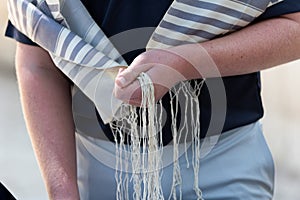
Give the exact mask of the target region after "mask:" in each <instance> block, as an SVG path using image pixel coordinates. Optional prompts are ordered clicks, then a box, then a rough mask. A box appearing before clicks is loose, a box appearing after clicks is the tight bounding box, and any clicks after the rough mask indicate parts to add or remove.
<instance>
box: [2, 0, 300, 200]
mask: <svg viewBox="0 0 300 200" xmlns="http://www.w3.org/2000/svg"><path fill="white" fill-rule="evenodd" d="M6 23H7V12H6V1H5V0H0V94H1V98H0V182H2V183H3V184H4V185H5V186H6V187H7V188H8V189H9V190H10V191H11V192H12V193H13V195H14V196H15V197H16V198H17V199H19V200H42V199H47V194H46V190H45V187H44V186H43V182H42V178H41V175H40V173H39V168H38V166H37V162H36V160H35V157H34V154H33V151H32V147H31V144H30V140H29V137H28V135H27V131H26V127H25V124H24V119H23V116H22V110H21V106H20V100H19V94H18V88H17V82H16V76H15V68H14V51H15V42H14V41H13V40H11V39H8V38H5V37H4V30H5V27H6ZM299 75H300V60H298V61H295V62H291V63H288V64H285V65H283V66H279V67H277V68H273V69H270V70H266V71H264V72H263V73H262V85H263V102H264V105H265V116H264V118H263V120H262V121H263V124H264V132H265V136H266V139H267V142H268V144H269V146H270V149H271V151H272V153H273V157H274V160H275V166H276V185H275V198H274V199H275V200H287V199H288V200H297V199H300V193H299V188H300V89H299V87H300V79H299Z"/></svg>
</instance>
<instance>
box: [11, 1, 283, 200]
mask: <svg viewBox="0 0 300 200" xmlns="http://www.w3.org/2000/svg"><path fill="white" fill-rule="evenodd" d="M280 1H282V0H260V1H248V0H237V1H231V0H175V1H173V2H172V4H171V6H170V7H169V9H168V10H167V12H166V14H165V15H164V17H163V18H162V19H161V22H160V23H159V25H158V27H155V30H154V32H153V34H152V36H151V38H150V40H149V42H148V44H147V46H146V49H147V50H149V49H166V48H169V47H174V46H178V45H183V44H187V43H201V42H204V41H207V40H211V39H213V38H215V37H220V36H222V35H224V34H228V33H230V32H234V31H236V30H239V29H241V28H243V27H245V26H247V25H248V24H249V23H251V22H252V21H253V20H255V19H256V18H257V17H258V16H259V15H260V14H261V13H263V12H264V11H265V10H266V9H267V8H268V7H270V6H272V5H274V4H276V3H278V2H280ZM8 12H9V19H10V21H11V22H12V24H13V25H14V26H15V27H16V28H17V29H18V30H20V31H21V32H22V33H24V34H25V35H26V36H28V37H29V38H30V39H31V40H32V41H34V42H36V43H37V44H38V45H40V46H41V47H42V48H44V49H45V50H47V51H48V52H49V53H50V55H51V57H52V59H53V62H54V63H55V65H56V66H57V67H58V68H59V69H60V70H61V71H62V72H63V73H64V74H65V75H66V76H67V77H69V78H70V80H72V82H73V83H74V93H73V116H74V121H75V125H76V131H77V132H78V133H81V134H83V135H84V134H86V135H89V133H93V134H94V135H97V134H99V132H100V130H99V124H98V121H97V116H96V114H95V110H94V107H96V108H97V111H98V112H99V114H100V116H101V118H102V119H103V121H104V122H105V123H109V124H110V126H111V129H112V130H113V132H114V136H115V144H116V166H115V167H116V174H115V178H116V181H117V191H116V196H117V199H120V200H121V199H122V200H123V199H132V198H134V199H137V200H139V199H145V200H146V199H149V200H150V199H151V200H152V199H164V197H163V192H162V185H161V175H162V173H163V171H162V168H163V165H162V159H161V158H162V156H161V155H162V154H163V153H164V151H163V150H164V147H163V144H162V135H163V133H162V128H163V127H162V126H163V120H162V110H163V109H162V106H161V103H158V104H156V103H155V102H154V93H153V85H152V83H151V80H150V79H149V77H148V76H147V75H146V74H143V73H142V74H141V75H140V77H139V81H140V84H141V88H142V93H143V100H142V105H141V107H140V109H137V108H135V107H133V106H129V105H126V104H123V102H122V101H120V100H118V99H116V98H115V97H114V96H113V88H114V78H115V76H116V73H117V71H118V70H117V68H118V67H120V66H128V65H127V63H126V62H125V60H124V59H123V57H122V55H121V54H120V53H119V52H118V50H117V49H116V48H115V47H114V45H113V44H112V43H111V41H110V40H109V38H107V37H106V35H105V34H104V33H103V31H102V30H101V28H99V27H98V26H97V24H96V23H95V21H94V20H93V19H92V17H91V16H90V15H89V13H88V11H87V10H86V8H85V7H84V6H83V4H82V3H81V2H80V0H8ZM195 67H197V66H195ZM202 85H203V82H198V83H196V84H195V85H193V87H191V84H190V83H189V82H181V83H179V84H178V85H176V86H175V87H173V88H172V89H171V90H170V92H169V96H170V107H171V109H170V112H171V118H172V123H171V129H172V137H173V142H172V148H173V160H172V164H173V177H172V180H173V183H172V187H171V188H172V189H171V192H170V196H169V199H177V198H179V199H182V198H184V197H183V196H182V190H181V188H182V177H181V173H180V172H181V169H182V167H193V169H194V184H193V185H194V190H195V193H196V195H197V198H198V199H202V192H201V190H200V188H199V181H201V180H199V170H200V106H199V105H200V102H199V98H198V97H199V95H200V91H201V87H202ZM180 97H182V98H180ZM108 102H111V105H108ZM179 104H180V106H179ZM179 107H181V110H180V111H181V112H179ZM137 110H138V113H137ZM123 113H125V115H122V114H123ZM118 114H120V115H118ZM178 115H183V116H184V117H183V119H184V120H182V121H180V126H179V127H178ZM125 133H126V134H125ZM187 133H189V134H190V135H191V137H192V138H191V139H190V140H189V139H188V137H187ZM128 141H129V142H128ZM89 143H92V142H90V141H86V144H85V145H86V146H87V145H89ZM95 145H96V144H95ZM189 145H191V148H192V156H193V158H192V163H189V160H188V158H187V154H185V156H186V161H187V162H186V166H181V165H180V164H179V162H178V159H179V157H180V156H181V155H182V154H181V153H180V149H181V148H182V147H183V149H184V150H186V149H187V148H189V147H188V146H189ZM91 154H92V152H91ZM94 157H97V156H94ZM121 158H122V159H121ZM124 158H125V159H126V160H127V161H126V162H125V161H124ZM130 171H131V172H132V173H131V175H130V173H129V172H130ZM122 172H124V173H122ZM131 181H132V182H133V184H134V192H133V194H129V192H128V187H129V183H130V182H131ZM204 192H205V191H204Z"/></svg>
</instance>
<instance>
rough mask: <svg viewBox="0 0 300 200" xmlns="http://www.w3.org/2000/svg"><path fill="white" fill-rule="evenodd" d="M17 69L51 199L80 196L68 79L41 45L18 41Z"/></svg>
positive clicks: (36, 149) (38, 157) (27, 120)
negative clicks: (36, 45)
mask: <svg viewBox="0 0 300 200" xmlns="http://www.w3.org/2000/svg"><path fill="white" fill-rule="evenodd" d="M16 70H17V77H18V83H19V89H20V94H21V102H22V107H23V112H24V116H25V121H26V125H27V128H28V131H29V135H30V138H31V141H32V145H33V149H34V152H35V154H36V157H37V160H38V163H39V166H40V169H41V172H42V176H43V178H44V181H45V184H46V188H47V191H48V194H49V197H50V199H70V200H71V199H72V200H76V199H79V197H78V189H77V182H76V156H75V140H74V125H73V120H72V112H71V94H70V85H69V82H68V80H67V79H66V78H65V77H64V76H63V75H62V74H61V72H59V71H58V69H57V68H56V67H55V66H54V64H53V62H52V61H51V58H50V57H49V55H48V53H47V52H46V51H44V50H43V49H41V48H40V47H34V46H29V45H25V44H21V43H18V44H17V51H16Z"/></svg>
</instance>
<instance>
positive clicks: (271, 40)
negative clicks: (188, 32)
mask: <svg viewBox="0 0 300 200" xmlns="http://www.w3.org/2000/svg"><path fill="white" fill-rule="evenodd" d="M290 16H291V15H287V16H286V17H278V18H274V19H270V20H266V21H263V22H261V23H257V24H254V25H251V26H248V27H246V28H244V29H243V30H240V31H237V32H235V33H232V34H229V35H227V36H224V37H221V38H218V39H214V40H211V41H208V42H204V43H202V44H200V45H198V44H188V45H183V46H178V47H175V48H174V49H171V50H172V51H175V52H176V53H177V54H179V55H182V56H183V57H185V58H188V60H189V61H190V62H192V63H193V64H194V67H195V68H196V70H197V71H199V72H201V75H200V74H199V73H195V69H193V67H186V66H183V68H184V69H181V71H182V73H183V74H184V75H185V76H186V77H187V78H188V79H193V78H200V77H203V76H204V77H206V78H207V77H214V76H218V73H216V72H214V71H213V70H212V69H213V68H212V67H213V66H212V65H214V64H215V66H216V67H217V69H218V71H219V73H220V75H221V76H232V75H239V74H247V73H251V72H256V71H260V70H263V69H266V68H270V67H273V66H277V65H280V64H283V63H286V62H289V61H292V60H295V59H298V58H300V23H299V21H300V20H299V14H292V17H291V18H290ZM210 59H211V60H210ZM212 61H213V62H212ZM203 63H204V64H203ZM187 69H189V70H187Z"/></svg>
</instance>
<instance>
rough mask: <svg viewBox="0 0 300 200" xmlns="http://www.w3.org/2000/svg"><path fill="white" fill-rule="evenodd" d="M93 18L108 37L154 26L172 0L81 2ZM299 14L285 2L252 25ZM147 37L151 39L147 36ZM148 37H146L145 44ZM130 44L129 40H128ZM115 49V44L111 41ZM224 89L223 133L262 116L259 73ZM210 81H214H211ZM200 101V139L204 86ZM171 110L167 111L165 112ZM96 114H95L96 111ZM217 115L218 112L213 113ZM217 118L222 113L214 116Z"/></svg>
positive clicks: (206, 119) (299, 2)
mask: <svg viewBox="0 0 300 200" xmlns="http://www.w3.org/2000/svg"><path fill="white" fill-rule="evenodd" d="M81 1H82V3H83V4H84V5H85V7H86V8H87V10H88V11H89V13H90V14H91V16H92V17H93V19H94V20H95V21H96V23H97V24H98V25H99V26H100V27H101V29H102V30H103V31H104V33H105V34H106V35H107V36H108V37H111V36H113V35H115V34H118V33H121V32H123V31H126V30H130V29H135V28H141V27H156V26H157V25H158V24H159V22H160V20H161V19H162V17H163V15H164V14H165V12H166V11H167V9H168V7H169V6H170V4H171V3H172V0H163V1H162V0H101V1H96V0H94V1H93V0H81ZM298 11H300V0H284V1H283V2H281V3H278V4H276V5H274V6H272V7H270V8H268V9H267V10H266V11H265V12H264V13H263V14H262V15H261V16H260V17H258V18H257V19H256V20H255V22H254V23H256V22H259V21H261V20H265V19H269V18H273V17H276V16H280V15H283V14H287V13H293V12H298ZM6 36H8V37H11V38H14V39H15V40H17V41H19V42H21V43H25V44H30V45H35V44H34V43H33V42H32V41H31V40H30V39H28V38H27V37H26V36H24V35H23V34H22V33H20V32H19V31H18V30H17V29H15V28H14V26H13V25H12V24H11V23H10V22H9V23H8V26H7V29H6ZM149 37H150V36H149ZM148 40H149V38H145V45H146V43H147V41H148ZM129 42H130V41H129ZM113 43H114V45H115V47H116V48H117V49H118V46H119V45H118V43H117V41H113ZM144 50H145V49H138V50H134V51H131V52H129V53H126V54H124V55H123V57H124V59H125V60H126V61H127V63H128V64H130V63H131V62H132V61H133V59H134V58H135V57H136V56H138V55H139V54H140V53H142V52H143V51H144ZM222 79H223V82H224V86H225V92H226V99H227V103H226V104H227V105H226V106H227V109H226V118H225V122H224V126H223V130H222V131H223V132H224V131H228V130H231V129H234V128H237V127H240V126H243V125H247V124H250V123H253V122H255V121H257V120H259V119H260V118H261V117H262V116H263V113H264V111H263V106H262V99H261V82H260V73H259V72H256V73H251V74H245V75H239V76H231V77H223V78H222ZM210 81H212V82H213V81H214V79H211V80H210ZM199 100H200V104H201V105H200V111H201V117H200V124H201V137H202V138H203V137H204V136H205V135H206V133H207V130H208V126H209V124H210V119H211V110H212V109H211V99H210V94H209V90H208V87H207V86H206V84H204V86H203V88H202V91H201V94H200V96H199ZM163 101H164V106H165V107H168V105H167V104H168V101H169V99H168V96H167V95H165V96H164V97H163ZM168 109H169V110H170V108H166V110H168ZM95 112H97V111H95ZM216 112H218V111H216ZM215 114H216V116H218V115H220V117H221V115H222V113H215ZM98 121H99V125H100V126H101V127H102V129H103V130H104V133H105V134H106V136H107V137H108V138H109V139H110V140H113V137H112V134H111V130H110V128H109V126H108V125H105V124H104V123H103V121H102V120H101V118H100V116H99V115H98ZM170 123H171V120H170V115H168V119H167V121H166V124H165V126H164V129H163V132H164V134H163V135H164V138H163V140H164V143H165V144H166V143H169V142H170V141H171V139H172V136H171V135H172V134H171V128H170V126H171V125H170Z"/></svg>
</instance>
